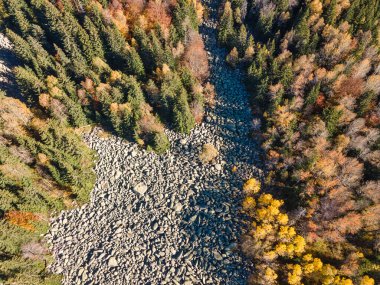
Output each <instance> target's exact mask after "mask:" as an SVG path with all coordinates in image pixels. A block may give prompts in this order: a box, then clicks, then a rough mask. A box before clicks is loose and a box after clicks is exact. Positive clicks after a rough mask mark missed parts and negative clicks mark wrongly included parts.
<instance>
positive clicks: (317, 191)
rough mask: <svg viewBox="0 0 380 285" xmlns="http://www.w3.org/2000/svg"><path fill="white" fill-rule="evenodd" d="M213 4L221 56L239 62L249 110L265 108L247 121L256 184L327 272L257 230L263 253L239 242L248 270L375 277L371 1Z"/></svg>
mask: <svg viewBox="0 0 380 285" xmlns="http://www.w3.org/2000/svg"><path fill="white" fill-rule="evenodd" d="M223 8H224V9H223V11H221V21H220V27H219V40H220V42H221V43H222V44H224V45H225V46H227V47H228V48H229V49H230V50H231V52H230V53H229V55H228V56H227V59H226V60H227V61H228V62H229V63H230V64H231V65H232V66H239V67H243V68H245V69H246V70H247V86H248V88H249V89H250V90H252V94H253V97H252V103H253V110H254V112H257V113H258V114H259V115H262V117H263V121H262V123H261V122H259V121H255V122H254V123H255V126H256V127H257V129H259V128H260V127H261V129H262V132H263V148H264V150H265V151H266V154H267V159H266V162H267V170H268V177H267V180H266V185H267V186H268V188H269V191H271V192H272V193H273V195H275V196H277V197H279V198H281V199H283V200H284V201H285V208H286V209H287V211H289V217H291V221H292V223H294V224H295V226H296V229H297V231H298V232H299V233H300V234H301V235H302V236H303V237H304V238H305V240H306V241H307V245H306V251H307V252H308V253H310V254H313V256H316V258H320V259H321V260H322V261H323V262H328V263H329V264H331V265H333V266H334V267H335V269H334V270H335V271H336V274H337V277H334V278H330V277H329V278H327V277H326V278H325V277H324V273H323V270H322V267H321V268H320V270H319V271H318V270H317V271H310V268H311V266H306V264H303V261H302V262H301V260H302V258H303V257H302V255H301V254H300V255H296V254H294V255H292V256H287V255H284V254H283V253H282V251H281V250H282V249H281V247H280V246H278V247H277V245H278V244H276V241H274V239H273V236H272V235H271V234H267V235H264V236H265V238H263V239H265V240H268V239H269V240H271V241H274V242H273V243H272V246H273V253H271V254H273V256H271V257H268V258H263V256H262V255H260V254H259V255H258V254H257V252H256V249H255V248H256V247H255V246H252V247H248V248H247V250H248V251H250V250H251V251H252V252H251V255H253V256H255V259H257V260H258V263H257V264H258V266H257V273H256V274H254V275H256V276H264V275H265V272H266V270H267V269H266V268H267V267H268V266H269V268H270V270H269V269H268V271H267V272H268V274H269V275H270V276H269V277H268V278H261V277H260V278H261V279H260V278H258V279H256V280H253V283H254V284H256V283H257V284H264V283H266V284H268V282H269V284H272V283H273V284H276V283H280V284H283V283H286V282H287V283H288V284H301V283H304V284H353V283H355V284H374V280H375V279H376V280H380V270H379V269H380V247H379V245H380V240H379V236H380V199H379V197H380V196H379V193H380V182H379V174H380V136H379V135H380V133H379V123H380V106H379V94H380V33H379V31H380V23H379V18H380V3H379V1H378V0H370V1H364V0H325V1H322V0H310V1H289V0H273V1H270V0H251V1H245V0H233V1H231V2H229V1H227V2H225V3H224V7H223ZM256 207H257V206H252V208H253V209H256ZM255 215H257V214H253V218H254V219H257V217H256V216H255ZM255 217H256V218H255ZM255 231H256V232H257V226H253V227H252V232H255ZM269 232H270V231H269ZM253 238H254V237H253ZM307 259H310V258H309V257H307ZM310 260H312V259H310ZM294 262H296V263H297V264H298V265H300V267H299V268H298V269H297V274H296V275H297V276H298V278H294V274H293V273H294V272H293V273H292V272H290V271H289V270H290V269H289V268H293V269H292V270H294V265H291V266H290V267H289V266H287V265H286V264H287V263H290V264H293V263H294ZM264 265H265V266H264ZM292 266H293V267H292ZM271 270H273V272H272V271H271ZM310 272H313V274H312V275H313V277H311V274H310ZM270 273H273V274H270ZM366 275H368V276H367V277H363V276H366ZM315 278H319V279H315ZM371 278H372V279H371ZM268 280H271V281H268ZM270 282H272V283H270Z"/></svg>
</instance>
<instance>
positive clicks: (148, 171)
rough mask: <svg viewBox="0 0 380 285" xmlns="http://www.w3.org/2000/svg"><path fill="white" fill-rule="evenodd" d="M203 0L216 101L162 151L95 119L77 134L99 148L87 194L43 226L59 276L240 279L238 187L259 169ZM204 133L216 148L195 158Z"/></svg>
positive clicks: (239, 92) (244, 108)
mask: <svg viewBox="0 0 380 285" xmlns="http://www.w3.org/2000/svg"><path fill="white" fill-rule="evenodd" d="M208 1H210V2H211V0H208ZM212 2H216V1H212ZM204 4H205V5H207V6H208V7H209V10H210V11H209V12H210V13H209V17H208V19H206V20H205V22H204V24H203V25H202V27H201V33H202V36H203V37H204V40H205V44H206V49H207V51H208V54H209V60H210V65H211V78H210V80H211V82H212V83H213V84H214V85H215V88H216V92H217V102H216V106H215V108H213V109H210V110H207V114H206V117H205V122H204V123H202V124H201V125H200V126H197V127H196V128H195V129H194V130H193V131H192V132H191V134H190V135H188V136H182V135H178V134H175V133H173V132H171V131H168V136H169V138H170V141H171V145H172V146H171V150H170V151H169V152H168V153H167V154H165V155H161V156H158V155H156V154H154V153H151V152H147V151H145V150H142V149H140V148H138V147H137V146H136V145H135V144H133V143H129V142H127V141H124V140H122V139H120V138H117V137H113V136H109V137H104V136H100V135H99V134H100V132H101V131H100V130H99V129H97V128H95V129H94V130H93V131H92V132H91V133H88V134H87V135H85V140H86V142H87V143H88V144H89V146H90V147H91V148H93V149H95V150H96V151H97V153H98V156H99V159H98V162H97V166H96V169H95V171H96V174H97V182H96V185H95V189H94V190H93V192H92V195H91V201H90V202H89V203H88V204H86V205H84V206H83V207H81V208H77V209H74V210H69V211H64V212H62V213H61V214H60V215H59V216H58V217H57V218H55V219H54V220H53V221H52V224H51V229H50V231H49V233H48V234H47V236H46V238H47V240H48V242H49V244H50V246H51V248H52V252H53V255H54V259H55V261H54V263H53V264H52V265H51V266H50V269H51V270H52V271H53V272H55V273H62V274H63V276H64V279H63V284H228V285H234V284H236V285H237V284H245V282H246V278H247V276H248V273H249V270H250V267H251V266H252V264H251V263H250V262H249V261H248V260H247V259H245V258H244V256H243V254H242V253H241V252H240V250H239V249H238V244H239V239H240V237H241V234H242V232H243V231H244V230H245V228H246V226H245V224H244V223H243V222H242V221H243V219H242V217H241V213H240V204H241V200H242V192H241V188H242V184H243V182H244V179H247V178H250V177H258V176H260V174H261V170H260V169H259V168H255V167H254V165H256V166H257V167H259V166H260V159H259V157H260V147H259V144H258V142H256V141H255V140H254V139H252V137H251V136H250V133H251V130H252V119H253V118H252V115H251V112H250V108H249V101H248V100H249V94H248V92H247V91H246V89H245V87H244V84H243V83H242V82H241V79H242V78H243V75H242V74H241V73H240V72H239V71H238V70H232V69H230V68H229V67H228V66H227V65H226V64H225V61H224V59H225V57H226V51H225V50H224V49H223V48H221V47H219V46H218V45H217V39H216V37H217V30H216V26H217V22H216V19H217V12H216V9H217V7H216V6H217V5H219V3H214V4H212V3H209V2H207V1H205V3H204ZM213 5H214V6H213ZM205 143H211V144H213V145H214V146H215V147H216V148H217V149H218V150H219V156H218V157H217V158H216V159H215V161H214V162H212V163H211V164H202V163H201V161H200V160H199V153H200V151H201V148H202V146H203V145H204V144H205ZM234 166H236V169H237V171H232V168H233V167H234Z"/></svg>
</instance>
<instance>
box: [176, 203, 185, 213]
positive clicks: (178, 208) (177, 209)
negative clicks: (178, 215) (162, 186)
mask: <svg viewBox="0 0 380 285" xmlns="http://www.w3.org/2000/svg"><path fill="white" fill-rule="evenodd" d="M182 207H183V206H182V204H181V203H177V204H176V205H175V206H174V211H176V212H180V211H181V210H182Z"/></svg>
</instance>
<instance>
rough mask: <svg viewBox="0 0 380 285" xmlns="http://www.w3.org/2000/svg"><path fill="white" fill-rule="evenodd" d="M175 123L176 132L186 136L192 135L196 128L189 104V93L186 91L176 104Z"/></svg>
mask: <svg viewBox="0 0 380 285" xmlns="http://www.w3.org/2000/svg"><path fill="white" fill-rule="evenodd" d="M173 123H174V128H175V130H176V131H178V132H180V133H184V134H188V133H190V131H191V129H192V128H193V127H194V126H195V120H194V117H193V115H192V114H191V111H190V107H189V103H188V102H187V93H186V90H184V89H183V90H182V92H181V94H180V95H179V96H178V97H177V98H176V100H175V102H174V106H173Z"/></svg>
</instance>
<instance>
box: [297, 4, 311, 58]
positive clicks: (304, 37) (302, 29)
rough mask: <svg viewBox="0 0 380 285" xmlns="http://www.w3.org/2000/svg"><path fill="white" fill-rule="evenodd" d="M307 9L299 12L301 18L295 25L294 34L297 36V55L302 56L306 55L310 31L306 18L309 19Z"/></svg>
mask: <svg viewBox="0 0 380 285" xmlns="http://www.w3.org/2000/svg"><path fill="white" fill-rule="evenodd" d="M309 14H310V11H309V8H307V9H306V10H305V11H304V12H301V18H300V20H299V22H298V23H297V25H296V28H295V33H296V36H297V45H296V48H297V53H298V54H300V55H302V54H306V53H308V48H309V42H310V29H309V26H308V22H307V21H308V18H309Z"/></svg>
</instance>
